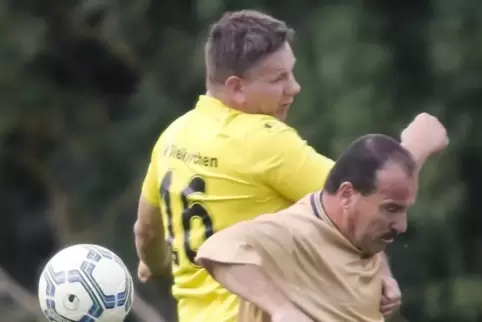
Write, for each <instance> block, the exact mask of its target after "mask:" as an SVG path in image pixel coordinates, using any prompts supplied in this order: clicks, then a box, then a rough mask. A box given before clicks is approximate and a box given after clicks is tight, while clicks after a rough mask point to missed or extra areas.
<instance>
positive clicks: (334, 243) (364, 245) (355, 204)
mask: <svg viewBox="0 0 482 322" xmlns="http://www.w3.org/2000/svg"><path fill="white" fill-rule="evenodd" d="M444 147H445V146H443V143H442V144H441V149H442V148H444ZM434 152H436V151H435V150H434ZM417 183H418V168H417V162H415V161H414V160H413V158H412V156H411V155H410V153H409V152H408V151H407V150H406V149H405V148H403V147H402V146H401V145H400V144H399V143H398V142H397V141H395V140H393V139H392V138H390V137H387V136H384V135H367V136H364V137H362V138H359V139H358V140H356V141H355V142H354V143H353V144H352V145H351V146H350V147H349V148H348V149H347V150H346V151H345V152H344V153H343V154H342V155H341V156H340V158H339V159H338V160H337V162H336V164H335V166H334V168H333V169H332V171H331V172H330V174H329V176H328V179H327V181H326V184H325V188H324V190H323V191H321V192H317V193H313V194H310V195H308V196H306V197H305V198H303V199H302V200H301V201H299V202H298V203H296V204H295V205H293V206H291V207H289V208H287V209H285V210H283V211H280V212H278V213H275V214H267V215H263V216H261V217H258V218H257V219H254V220H250V221H245V222H242V223H239V224H236V225H234V226H232V227H230V228H227V229H224V230H222V231H220V232H218V233H216V234H215V235H213V236H212V237H211V238H209V239H208V240H207V241H206V242H205V243H204V244H203V245H202V246H201V248H200V249H199V251H198V255H197V262H198V263H199V265H201V266H203V267H205V268H206V269H207V270H208V271H209V272H210V274H211V275H212V276H213V277H214V278H215V279H216V280H217V281H218V282H219V283H220V284H222V285H223V286H224V287H225V288H227V289H228V290H230V291H231V292H233V293H235V294H237V295H238V296H239V297H240V298H241V299H242V300H244V301H243V302H242V303H241V306H240V310H239V316H238V321H240V322H255V321H256V322H258V321H259V322H269V321H271V322H304V321H316V322H338V321H339V322H342V321H343V322H350V321H352V322H380V321H384V317H383V315H382V313H381V312H380V309H379V304H380V301H381V298H380V294H381V292H380V290H381V288H382V282H381V279H382V276H383V275H384V274H385V273H386V271H384V270H385V269H387V268H386V267H384V261H383V260H382V256H383V255H382V254H383V252H382V251H383V250H384V249H385V247H386V246H387V245H388V244H390V243H392V242H393V241H394V238H395V237H396V236H397V235H398V234H401V233H404V232H405V231H406V229H407V209H408V208H409V207H410V206H411V205H413V203H414V202H415V199H416V194H417Z"/></svg>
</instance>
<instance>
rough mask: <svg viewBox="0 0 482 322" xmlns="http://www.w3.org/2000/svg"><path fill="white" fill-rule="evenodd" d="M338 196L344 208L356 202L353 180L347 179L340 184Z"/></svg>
mask: <svg viewBox="0 0 482 322" xmlns="http://www.w3.org/2000/svg"><path fill="white" fill-rule="evenodd" d="M338 197H339V198H340V201H341V206H342V207H343V209H347V208H348V207H350V206H351V205H352V204H353V203H354V202H355V198H356V191H355V189H354V188H353V185H352V184H351V182H348V181H345V182H343V183H342V184H341V185H340V187H339V188H338Z"/></svg>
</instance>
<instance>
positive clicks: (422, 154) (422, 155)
mask: <svg viewBox="0 0 482 322" xmlns="http://www.w3.org/2000/svg"><path fill="white" fill-rule="evenodd" d="M401 145H402V146H403V147H404V148H405V149H407V151H408V152H410V154H411V155H412V157H413V160H414V161H415V163H416V164H417V168H418V170H420V169H421V168H422V167H423V164H424V163H425V161H426V160H427V159H428V157H429V156H430V152H429V151H427V150H426V149H423V148H422V147H420V144H414V143H413V142H404V141H402V142H401Z"/></svg>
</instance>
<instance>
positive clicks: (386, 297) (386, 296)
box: [380, 276, 402, 318]
mask: <svg viewBox="0 0 482 322" xmlns="http://www.w3.org/2000/svg"><path fill="white" fill-rule="evenodd" d="M401 304H402V293H401V292H400V288H399V287H398V283H397V281H396V280H395V279H394V278H393V277H390V276H385V277H383V279H382V299H381V301H380V312H381V313H382V315H383V316H384V317H385V318H388V317H390V316H392V315H393V314H394V313H395V312H396V311H397V310H398V309H399V308H400V305H401Z"/></svg>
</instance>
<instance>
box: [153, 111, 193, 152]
mask: <svg viewBox="0 0 482 322" xmlns="http://www.w3.org/2000/svg"><path fill="white" fill-rule="evenodd" d="M192 117H193V113H192V111H189V112H187V113H185V114H183V115H181V116H180V117H178V118H177V119H175V120H174V121H172V122H171V124H169V125H168V126H167V128H165V129H164V131H162V132H161V134H160V135H159V137H158V139H157V141H156V143H155V145H154V148H153V152H154V151H159V149H162V147H163V146H164V143H165V142H175V140H176V139H177V137H178V136H177V135H176V134H177V133H178V132H179V130H181V129H183V128H185V127H186V125H187V122H188V121H189V119H190V118H192Z"/></svg>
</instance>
